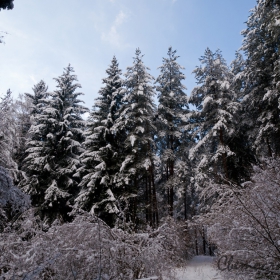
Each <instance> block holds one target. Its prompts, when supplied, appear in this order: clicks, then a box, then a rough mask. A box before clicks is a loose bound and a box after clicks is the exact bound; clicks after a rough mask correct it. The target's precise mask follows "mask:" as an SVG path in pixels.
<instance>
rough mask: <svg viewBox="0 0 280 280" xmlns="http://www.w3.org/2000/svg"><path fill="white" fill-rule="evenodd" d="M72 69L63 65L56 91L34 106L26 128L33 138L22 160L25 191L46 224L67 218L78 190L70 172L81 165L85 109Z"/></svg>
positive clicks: (56, 79) (76, 182)
mask: <svg viewBox="0 0 280 280" xmlns="http://www.w3.org/2000/svg"><path fill="white" fill-rule="evenodd" d="M72 72H74V70H73V68H72V67H71V66H70V65H69V66H68V67H66V68H65V69H64V72H63V74H62V76H60V77H58V78H55V81H56V82H57V90H55V91H54V92H51V93H49V96H50V98H49V99H47V100H46V99H44V100H41V99H40V100H41V101H40V100H39V102H38V104H37V105H36V106H35V107H34V109H36V110H37V109H38V110H39V111H38V112H37V111H36V113H35V116H34V124H33V125H32V126H31V128H30V131H29V133H30V135H31V136H32V137H31V139H30V141H29V142H28V144H27V145H28V150H27V153H28V156H27V158H26V161H25V162H26V165H27V168H28V170H29V171H28V173H27V175H28V178H27V180H25V186H24V190H25V191H26V192H27V193H29V194H30V195H31V198H32V203H33V205H34V206H36V207H38V208H39V209H40V214H41V216H42V218H43V219H46V220H47V221H48V222H49V223H51V222H53V221H54V220H55V219H60V220H62V221H67V220H69V216H68V215H67V214H68V212H69V211H70V210H71V208H70V205H72V204H73V202H74V197H75V195H76V194H77V193H78V179H76V178H74V176H73V175H74V174H75V173H76V171H77V169H78V168H79V167H80V160H79V155H80V154H81V152H82V148H81V143H82V141H83V129H84V126H85V121H84V120H83V119H82V117H81V115H82V114H84V113H85V112H87V109H86V108H85V107H83V106H81V105H80V104H79V103H81V100H79V99H78V97H79V96H80V95H81V94H82V93H79V92H76V90H77V89H78V88H80V87H81V86H80V84H78V83H76V81H77V77H76V75H74V74H72ZM34 100H35V99H34ZM42 102H43V105H42ZM41 105H42V106H41Z"/></svg>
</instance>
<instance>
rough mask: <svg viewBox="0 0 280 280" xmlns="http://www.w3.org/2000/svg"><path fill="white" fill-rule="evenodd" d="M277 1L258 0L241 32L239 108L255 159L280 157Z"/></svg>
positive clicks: (279, 43) (279, 8)
mask: <svg viewBox="0 0 280 280" xmlns="http://www.w3.org/2000/svg"><path fill="white" fill-rule="evenodd" d="M279 13H280V5H279V1H278V0H258V1H257V5H256V7H255V8H254V9H253V10H252V13H251V15H250V17H249V18H248V21H247V29H246V30H245V31H243V36H244V37H245V38H244V41H243V46H242V50H243V51H244V52H245V54H246V56H247V59H246V67H245V69H244V71H243V72H242V78H243V80H244V83H245V90H244V95H243V104H244V106H245V110H246V111H247V112H249V117H250V121H251V126H250V130H248V133H249V134H250V135H251V137H252V139H251V144H252V145H254V147H255V150H256V152H257V154H258V155H265V156H272V155H273V154H277V155H279V153H280V142H279V139H280V127H279V123H280V120H279V113H280V112H279V97H280V95H279V92H280V91H279V59H280V57H279V45H280V36H279V25H280V23H279Z"/></svg>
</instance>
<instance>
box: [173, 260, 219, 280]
mask: <svg viewBox="0 0 280 280" xmlns="http://www.w3.org/2000/svg"><path fill="white" fill-rule="evenodd" d="M212 264H213V257H209V256H197V257H194V258H193V259H192V260H191V261H190V262H189V264H188V265H187V267H186V268H184V269H178V273H177V277H178V280H222V279H223V278H222V277H221V276H220V274H219V272H218V271H217V270H216V269H215V268H214V267H213V265H212Z"/></svg>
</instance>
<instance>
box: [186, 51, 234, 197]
mask: <svg viewBox="0 0 280 280" xmlns="http://www.w3.org/2000/svg"><path fill="white" fill-rule="evenodd" d="M200 61H201V63H202V65H201V66H199V67H197V68H196V69H195V70H194V73H195V76H196V79H197V83H198V86H197V87H195V88H194V89H193V91H192V93H191V96H190V99H189V101H190V103H191V104H193V105H194V106H196V108H197V110H196V111H194V112H193V114H192V115H191V118H190V125H191V131H193V133H194V136H193V137H194V138H196V139H197V143H196V144H195V145H194V147H193V148H192V149H191V151H190V158H191V159H195V160H196V162H197V163H196V165H197V167H196V176H195V178H196V184H197V186H198V187H200V189H201V190H203V189H204V192H203V193H204V194H205V195H206V196H210V197H211V196H216V190H215V189H209V187H210V188H211V186H212V185H211V184H209V182H210V181H211V180H214V182H216V183H219V178H221V177H219V176H220V175H221V176H222V177H223V178H225V179H227V180H228V179H230V178H231V176H232V174H231V169H230V168H229V159H230V157H233V156H234V155H235V153H234V152H233V151H232V150H231V149H230V147H229V143H230V141H231V139H232V138H233V135H234V133H235V128H236V123H235V116H236V113H237V111H238V108H239V104H238V102H236V100H235V97H234V93H233V92H232V90H231V82H232V74H231V72H230V71H229V68H228V66H227V65H226V62H225V60H224V59H223V57H222V54H221V52H220V51H219V50H218V51H216V52H214V53H213V52H212V51H211V50H210V49H208V48H207V49H206V51H205V54H204V56H202V57H201V58H200ZM206 186H208V187H206ZM206 192H207V193H206Z"/></svg>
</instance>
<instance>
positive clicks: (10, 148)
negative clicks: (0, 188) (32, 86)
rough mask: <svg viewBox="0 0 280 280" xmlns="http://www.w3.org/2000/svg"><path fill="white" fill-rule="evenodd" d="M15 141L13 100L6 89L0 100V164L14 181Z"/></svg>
mask: <svg viewBox="0 0 280 280" xmlns="http://www.w3.org/2000/svg"><path fill="white" fill-rule="evenodd" d="M17 141H18V139H17V136H16V121H15V108H14V102H13V99H12V97H11V91H10V90H8V91H7V93H6V94H5V95H4V96H3V97H1V100H0V166H2V167H5V168H6V169H8V170H9V171H10V174H11V175H12V177H13V180H15V181H16V180H17V164H16V163H15V161H14V160H13V156H14V153H15V148H16V146H17Z"/></svg>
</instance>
